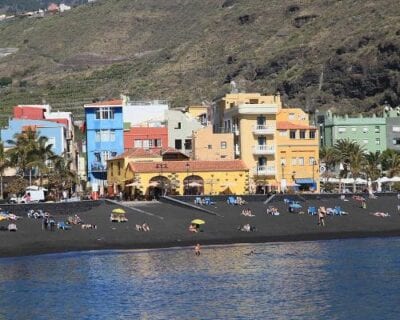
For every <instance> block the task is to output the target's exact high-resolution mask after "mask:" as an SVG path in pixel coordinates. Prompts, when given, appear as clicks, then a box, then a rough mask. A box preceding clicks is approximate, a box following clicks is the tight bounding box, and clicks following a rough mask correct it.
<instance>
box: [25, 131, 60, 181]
mask: <svg viewBox="0 0 400 320" xmlns="http://www.w3.org/2000/svg"><path fill="white" fill-rule="evenodd" d="M47 142H48V138H47V137H43V136H41V137H39V138H38V139H37V140H36V144H35V148H34V152H32V155H31V159H30V160H31V161H30V162H29V165H30V166H32V168H37V171H38V174H39V179H40V183H39V184H40V186H41V185H42V182H43V174H47V173H49V166H48V165H49V161H51V160H53V159H54V158H55V154H54V152H53V151H52V147H53V145H52V144H48V143H47Z"/></svg>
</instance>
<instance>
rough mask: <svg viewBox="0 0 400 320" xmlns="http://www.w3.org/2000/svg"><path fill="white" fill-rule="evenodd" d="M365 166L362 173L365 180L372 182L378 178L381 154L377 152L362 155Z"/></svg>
mask: <svg viewBox="0 0 400 320" xmlns="http://www.w3.org/2000/svg"><path fill="white" fill-rule="evenodd" d="M364 157H365V166H364V173H365V176H366V177H367V179H371V180H372V181H374V180H377V179H378V178H379V177H380V174H381V169H382V154H381V153H380V152H379V151H376V152H369V153H366V154H365V155H364Z"/></svg>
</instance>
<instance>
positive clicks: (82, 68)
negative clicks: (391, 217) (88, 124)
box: [0, 0, 400, 113]
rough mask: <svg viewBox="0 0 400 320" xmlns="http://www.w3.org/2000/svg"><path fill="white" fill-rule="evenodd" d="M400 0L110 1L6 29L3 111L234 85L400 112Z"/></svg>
mask: <svg viewBox="0 0 400 320" xmlns="http://www.w3.org/2000/svg"><path fill="white" fill-rule="evenodd" d="M399 16H400V6H399V5H398V1H396V0H380V1H374V0H342V1H336V0H302V1H300V0H271V1H268V2H266V1H264V0H252V1H246V0H168V1H164V0H137V1H130V0H102V1H98V2H96V3H95V4H94V5H84V6H79V7H77V8H74V10H71V11H69V12H67V13H65V14H63V15H54V16H48V17H45V18H43V19H16V20H12V21H7V22H2V23H0V43H1V46H2V47H7V48H18V51H17V52H16V53H14V54H12V55H8V56H5V57H3V58H1V59H0V77H8V78H11V79H12V84H11V85H9V86H7V87H2V88H0V108H3V113H7V111H8V110H9V108H10V107H11V106H12V105H13V104H16V103H28V102H37V103H40V102H42V101H46V102H49V103H51V104H52V105H54V106H55V107H56V108H60V109H61V108H63V109H68V108H69V109H70V110H73V111H76V110H79V109H81V107H82V105H83V104H84V103H87V102H89V101H91V100H93V99H101V98H109V97H116V96H118V95H119V94H120V93H124V94H128V95H130V96H131V97H133V98H137V99H147V98H162V99H168V100H170V101H171V102H172V104H173V105H174V106H181V105H183V104H186V103H189V102H190V103H200V102H202V101H204V100H208V101H209V100H212V99H213V98H215V97H216V96H219V95H221V94H224V93H225V92H227V91H229V90H230V82H231V81H235V82H236V84H237V86H238V87H239V89H240V90H242V91H259V92H262V93H274V92H276V91H277V90H280V92H281V93H282V94H283V96H284V101H285V102H286V104H289V105H292V106H299V107H302V108H304V109H306V110H310V111H313V110H315V109H317V108H318V109H323V108H336V109H337V110H340V111H345V112H358V111H371V112H372V111H373V110H375V109H376V108H378V107H379V106H380V105H382V104H383V102H385V101H387V102H388V103H389V104H390V105H392V106H397V105H399V104H400V20H399V19H398V17H399Z"/></svg>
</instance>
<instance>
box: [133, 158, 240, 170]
mask: <svg viewBox="0 0 400 320" xmlns="http://www.w3.org/2000/svg"><path fill="white" fill-rule="evenodd" d="M160 164H163V165H164V166H165V167H163V171H164V172H190V173H196V172H204V171H241V170H248V169H247V166H246V165H245V163H244V162H243V161H242V160H230V161H228V160H226V161H222V160H221V161H163V162H130V163H129V168H130V170H131V171H133V172H139V173H146V172H148V173H149V172H159V171H160V168H157V165H160ZM187 164H189V166H187Z"/></svg>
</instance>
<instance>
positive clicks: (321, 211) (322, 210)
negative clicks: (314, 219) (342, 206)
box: [318, 207, 326, 227]
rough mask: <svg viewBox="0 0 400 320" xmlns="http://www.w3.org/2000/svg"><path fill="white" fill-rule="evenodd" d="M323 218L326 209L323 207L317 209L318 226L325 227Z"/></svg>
mask: <svg viewBox="0 0 400 320" xmlns="http://www.w3.org/2000/svg"><path fill="white" fill-rule="evenodd" d="M325 216H326V209H325V207H319V209H318V225H319V226H323V227H325Z"/></svg>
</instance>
